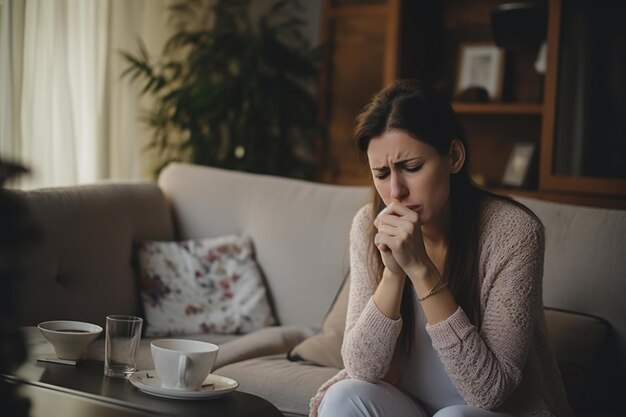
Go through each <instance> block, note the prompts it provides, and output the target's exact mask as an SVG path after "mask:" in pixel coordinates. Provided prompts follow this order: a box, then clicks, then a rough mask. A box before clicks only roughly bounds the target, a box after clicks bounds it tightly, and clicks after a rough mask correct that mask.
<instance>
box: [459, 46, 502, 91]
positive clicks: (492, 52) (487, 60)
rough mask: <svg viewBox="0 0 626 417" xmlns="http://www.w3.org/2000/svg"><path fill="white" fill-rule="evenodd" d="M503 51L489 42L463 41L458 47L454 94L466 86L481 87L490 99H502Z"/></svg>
mask: <svg viewBox="0 0 626 417" xmlns="http://www.w3.org/2000/svg"><path fill="white" fill-rule="evenodd" d="M503 73H504V51H503V50H502V49H500V48H498V47H497V46H496V45H495V44H491V43H463V44H461V46H460V48H459V65H458V74H457V83H456V89H455V93H456V94H455V95H456V96H459V95H460V94H461V93H463V92H464V91H466V90H467V89H468V88H476V87H478V88H483V89H485V90H486V92H487V95H488V97H489V100H490V101H500V100H501V99H502V79H503V75H504V74H503Z"/></svg>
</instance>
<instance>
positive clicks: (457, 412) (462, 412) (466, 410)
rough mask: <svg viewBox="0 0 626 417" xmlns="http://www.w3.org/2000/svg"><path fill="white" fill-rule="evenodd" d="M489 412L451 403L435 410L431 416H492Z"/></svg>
mask: <svg viewBox="0 0 626 417" xmlns="http://www.w3.org/2000/svg"><path fill="white" fill-rule="evenodd" d="M491 414H492V413H491V412H490V411H487V410H483V409H481V408H476V407H472V406H469V405H451V406H449V407H445V408H442V409H441V410H439V411H437V412H436V413H435V415H433V417H492V415H491ZM493 417H498V416H495V415H494V416H493Z"/></svg>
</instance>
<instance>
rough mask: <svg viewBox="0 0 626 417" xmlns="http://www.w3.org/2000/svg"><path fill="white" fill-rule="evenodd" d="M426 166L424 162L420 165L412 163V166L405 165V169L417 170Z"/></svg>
mask: <svg viewBox="0 0 626 417" xmlns="http://www.w3.org/2000/svg"><path fill="white" fill-rule="evenodd" d="M423 166H424V164H420V165H410V166H406V167H404V169H405V170H407V171H409V172H417V171H419V170H420V169H421V168H422V167H423Z"/></svg>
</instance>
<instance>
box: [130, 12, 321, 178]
mask: <svg viewBox="0 0 626 417" xmlns="http://www.w3.org/2000/svg"><path fill="white" fill-rule="evenodd" d="M299 10H300V5H299V3H298V1H297V0H281V1H275V2H274V3H273V4H272V5H271V7H269V8H268V9H267V11H266V12H264V13H262V14H261V15H260V16H258V17H257V18H253V17H252V16H251V13H250V0H214V1H207V0H189V1H184V2H180V3H177V4H175V5H173V6H172V7H171V12H172V17H173V21H174V24H175V26H174V28H175V33H174V34H173V35H172V36H171V37H170V39H169V40H168V41H167V43H166V46H165V48H164V51H163V54H162V56H161V57H160V58H159V59H158V60H153V59H152V58H151V57H150V55H149V53H148V51H147V50H146V47H145V46H144V44H143V43H142V42H141V40H140V41H139V42H138V43H139V52H138V53H137V54H133V53H130V52H122V54H123V57H124V58H125V59H126V61H127V62H128V63H129V66H128V68H127V69H126V70H125V72H124V74H123V75H125V76H130V77H131V79H132V80H136V81H142V82H143V89H142V93H141V94H148V95H151V96H153V97H154V99H155V100H154V103H155V104H154V107H153V108H152V109H150V110H149V111H148V114H147V117H146V118H145V121H146V122H147V123H148V125H149V126H150V127H151V129H152V130H153V132H154V133H153V137H152V141H151V143H150V144H149V147H151V148H154V149H156V150H157V154H158V156H159V168H158V170H160V169H161V168H162V167H163V166H165V165H166V164H167V163H168V162H170V161H172V160H186V161H191V162H193V163H197V164H203V165H211V166H215V167H222V168H229V169H235V170H242V171H248V172H255V173H263V174H273V175H282V176H289V177H295V178H305V179H311V178H312V177H313V174H314V165H315V164H314V160H315V158H314V148H315V142H316V140H317V139H318V138H319V137H320V134H321V132H322V130H321V129H320V126H319V124H318V117H317V102H316V100H315V96H314V94H313V92H312V85H313V81H315V79H316V78H317V75H318V68H317V58H316V56H317V53H316V51H315V50H314V49H313V48H311V46H310V44H309V42H308V41H307V40H306V38H305V37H304V36H303V34H302V29H301V28H302V26H303V24H304V21H303V20H302V19H300V18H298V17H297V15H295V14H294V11H295V12H297V11H299Z"/></svg>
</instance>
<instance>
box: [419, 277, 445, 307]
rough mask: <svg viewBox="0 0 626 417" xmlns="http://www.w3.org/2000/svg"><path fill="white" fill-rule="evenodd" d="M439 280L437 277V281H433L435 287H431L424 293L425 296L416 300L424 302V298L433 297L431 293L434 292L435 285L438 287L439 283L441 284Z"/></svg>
mask: <svg viewBox="0 0 626 417" xmlns="http://www.w3.org/2000/svg"><path fill="white" fill-rule="evenodd" d="M441 278H442V276H441V275H439V278H437V281H435V285H433V286H432V287H431V289H430V290H428V291H426V294H424V295H423V296H422V297H421V298H420V297H419V296H418V297H417V300H418V301H422V300H425V299H426V297H428V296H431V295H433V291H435V288H437V285H439V283H440V282H441Z"/></svg>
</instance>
